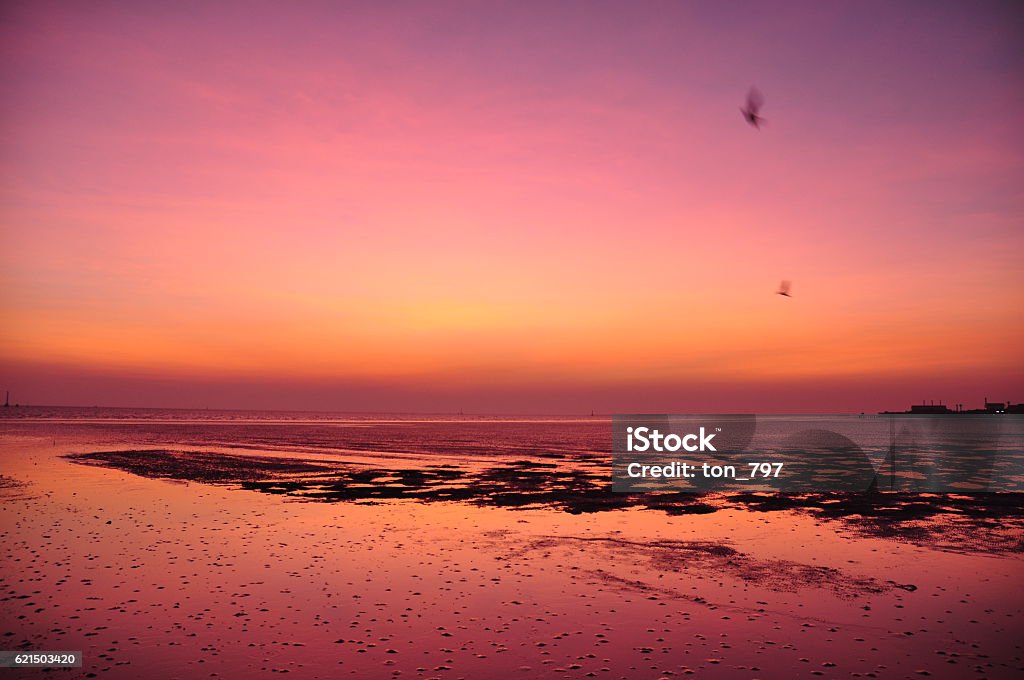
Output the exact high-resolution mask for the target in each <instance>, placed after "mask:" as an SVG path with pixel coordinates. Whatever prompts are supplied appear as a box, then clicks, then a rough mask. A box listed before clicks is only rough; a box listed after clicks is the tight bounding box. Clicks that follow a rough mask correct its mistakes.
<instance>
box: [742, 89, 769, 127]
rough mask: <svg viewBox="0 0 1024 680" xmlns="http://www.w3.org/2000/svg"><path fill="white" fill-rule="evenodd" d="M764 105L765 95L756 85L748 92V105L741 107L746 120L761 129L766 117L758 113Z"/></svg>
mask: <svg viewBox="0 0 1024 680" xmlns="http://www.w3.org/2000/svg"><path fill="white" fill-rule="evenodd" d="M762 106H764V97H763V96H761V93H760V92H758V90H757V88H756V87H752V88H750V92H748V93H747V105H746V106H745V107H743V108H741V109H740V113H742V114H743V119H744V120H746V121H747V122H748V123H750V124H751V125H753V126H754V127H755V128H757V129H758V130H760V129H761V123H763V122H764V118H762V117H761V116H760V114H759V113H758V112H759V111H760V110H761V107H762Z"/></svg>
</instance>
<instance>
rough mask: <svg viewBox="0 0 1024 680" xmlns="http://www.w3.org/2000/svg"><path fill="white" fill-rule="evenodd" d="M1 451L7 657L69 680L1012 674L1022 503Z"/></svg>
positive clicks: (281, 456)
mask: <svg viewBox="0 0 1024 680" xmlns="http://www.w3.org/2000/svg"><path fill="white" fill-rule="evenodd" d="M133 439H139V440H144V441H133ZM179 439H180V438H179ZM0 442H2V449H0V456H2V458H0V461H2V464H3V467H2V470H0V471H2V474H3V480H2V481H3V483H2V484H0V526H2V528H3V535H4V543H5V546H6V547H7V550H6V551H5V553H4V554H3V556H2V558H0V560H2V569H0V592H2V594H3V595H2V597H0V621H2V622H3V623H2V627H0V634H2V635H3V636H4V639H5V640H6V643H5V644H4V645H2V646H3V647H5V648H8V649H69V650H71V649H75V650H77V649H81V650H83V651H84V652H85V658H86V666H85V668H83V669H80V670H74V671H61V672H60V673H61V674H62V676H66V677H107V678H134V677H139V676H140V675H143V674H148V675H150V676H152V677H168V678H171V677H180V678H189V677H240V676H248V675H263V674H268V675H269V674H271V673H281V672H288V673H289V674H290V677H342V676H344V677H360V678H362V677H413V678H420V677H423V678H426V677H438V678H459V677H469V678H477V677H523V678H527V677H559V678H560V677H570V678H571V677H606V678H622V677H628V678H644V677H650V678H659V677H675V676H684V677H685V676H697V677H727V678H733V677H735V678H798V677H827V678H840V677H841V678H850V677H854V678H855V677H870V678H920V677H929V676H930V677H940V678H963V677H972V678H1011V677H1020V676H1021V674H1022V673H1024V649H1022V642H1021V640H1022V638H1024V636H1022V635H1021V633H1022V626H1021V621H1022V615H1024V596H1022V594H1021V590H1020V585H1019V584H1020V583H1021V582H1024V579H1022V576H1024V558H1022V554H1021V535H1022V532H1021V515H1022V513H1021V505H1022V502H1021V500H1020V499H1019V498H1016V497H991V496H990V497H987V498H985V497H980V496H979V497H974V496H916V497H899V496H889V495H884V497H883V498H881V499H871V500H865V499H864V498H862V497H861V498H854V497H849V498H843V497H827V496H822V495H817V496H811V495H803V496H789V497H787V496H767V495H764V496H762V495H757V494H746V495H733V496H715V497H701V496H683V495H676V494H672V495H665V496H661V497H659V496H647V495H629V496H622V495H618V494H616V495H613V494H610V493H608V492H607V491H606V487H607V484H606V483H605V480H606V479H607V476H606V475H607V473H606V467H605V464H604V463H603V462H602V461H601V460H600V457H597V456H595V457H574V456H564V457H551V456H546V457H545V456H540V457H532V458H531V457H528V456H523V455H522V452H521V451H513V452H509V453H508V455H505V456H498V457H494V458H486V459H474V460H468V461H462V460H453V459H443V460H442V459H436V458H431V457H420V458H412V457H400V458H396V457H394V456H388V457H385V458H383V459H382V458H381V457H380V456H378V455H377V454H375V453H373V452H371V451H356V452H347V453H345V454H344V455H337V454H324V453H312V454H311V453H310V452H308V451H292V452H288V451H287V450H285V448H286V447H284V448H277V447H259V446H250V447H242V446H202V447H195V448H190V447H185V446H176V447H173V448H171V447H166V446H160V447H155V446H152V444H154V443H157V444H160V443H162V442H154V441H153V438H151V437H137V438H135V437H132V436H130V435H125V434H124V432H122V431H119V432H118V433H117V435H116V436H113V435H110V434H103V433H96V432H91V431H83V430H69V431H68V432H67V433H64V432H62V431H59V430H58V431H56V432H48V434H47V436H42V435H40V434H39V433H38V432H36V431H34V430H32V429H31V428H28V429H24V430H22V429H19V428H16V427H8V428H7V429H5V430H4V432H3V435H2V438H0ZM22 672H24V671H22Z"/></svg>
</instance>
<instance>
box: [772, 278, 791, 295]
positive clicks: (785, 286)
mask: <svg viewBox="0 0 1024 680" xmlns="http://www.w3.org/2000/svg"><path fill="white" fill-rule="evenodd" d="M775 294H776V295H784V296H785V297H793V296H792V295H790V294H789V281H783V282H782V283H780V284H779V289H778V290H777V291H775Z"/></svg>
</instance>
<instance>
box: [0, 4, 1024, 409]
mask: <svg viewBox="0 0 1024 680" xmlns="http://www.w3.org/2000/svg"><path fill="white" fill-rule="evenodd" d="M0 22H2V23H0V89H2V92H3V95H2V96H0V390H7V389H9V390H11V392H12V401H14V400H18V401H20V402H21V403H36V404H84V405H93V404H102V405H128V406H183V407H207V406H208V407H239V408H248V407H263V408H296V409H324V410H328V409H350V410H402V411H453V410H458V409H459V408H464V409H465V410H466V411H467V412H485V411H489V412H553V413H577V412H586V413H589V411H590V410H591V409H596V410H597V411H598V412H613V411H614V412H638V411H698V412H700V411H704V412H709V411H769V412H783V411H809V412H823V411H862V410H867V411H872V410H878V409H881V408H904V407H906V406H908V405H909V403H910V402H911V401H920V400H921V399H923V398H929V399H930V398H934V399H936V400H938V399H944V400H946V401H947V402H950V403H952V402H963V403H966V404H967V405H968V406H978V405H980V403H981V400H982V398H983V397H985V396H987V397H989V398H990V399H994V400H1004V399H1012V400H1014V401H1024V361H1022V359H1021V357H1022V356H1024V350H1022V348H1024V302H1022V300H1024V113H1022V112H1024V41H1022V40H1021V36H1022V35H1024V10H1022V9H1021V5H1020V4H1017V3H1010V2H1007V3H997V2H983V3H966V2H961V3H931V2H927V3H926V2H922V3H896V4H894V3H866V2H856V3H855V2H849V3H833V2H827V3H822V2H807V3H773V4H767V3H764V4H756V5H755V4H753V3H733V2H724V3H710V2H709V3H682V2H642V3H628V2H615V3H606V2H508V3H493V2H419V3H412V2H408V3H406V2H383V3H378V2H362V3H342V2H331V3H327V2H325V3H313V2H295V3H283V2H277V3H266V4H262V5H261V4H258V3H239V4H237V5H235V4H229V3H170V4H168V5H166V6H164V5H162V4H160V3H133V2H96V3H73V2H66V3H50V2H24V3H21V2H5V3H3V5H2V6H0ZM751 85H756V86H757V87H758V88H759V89H760V90H761V91H762V92H763V93H764V95H765V98H766V105H765V108H764V110H763V111H762V113H763V115H764V116H765V118H766V119H767V124H766V125H765V126H764V128H763V129H762V130H760V131H758V130H755V129H754V128H752V127H750V126H748V125H747V124H746V123H745V122H744V121H743V118H742V116H741V115H740V112H739V107H740V106H741V105H742V104H743V101H744V98H745V96H746V93H747V90H748V89H749V88H750V86H751ZM782 279H790V280H792V281H793V288H792V293H793V297H792V298H788V299H787V298H784V297H781V296H778V295H775V294H774V291H775V290H776V289H777V287H778V285H779V281H780V280H782Z"/></svg>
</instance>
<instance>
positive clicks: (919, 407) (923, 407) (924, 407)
mask: <svg viewBox="0 0 1024 680" xmlns="http://www.w3.org/2000/svg"><path fill="white" fill-rule="evenodd" d="M910 412H911V413H917V414H922V413H925V414H929V415H936V414H940V413H952V411H950V410H949V408H948V407H946V406H943V405H942V404H914V405H913V406H911V407H910Z"/></svg>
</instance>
